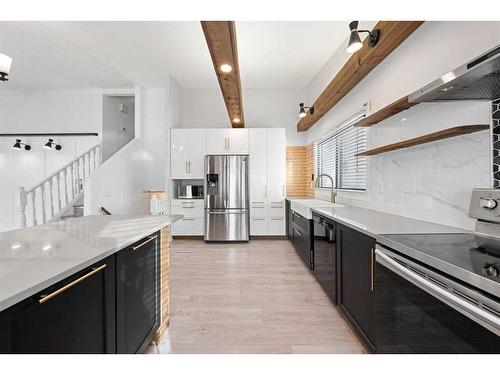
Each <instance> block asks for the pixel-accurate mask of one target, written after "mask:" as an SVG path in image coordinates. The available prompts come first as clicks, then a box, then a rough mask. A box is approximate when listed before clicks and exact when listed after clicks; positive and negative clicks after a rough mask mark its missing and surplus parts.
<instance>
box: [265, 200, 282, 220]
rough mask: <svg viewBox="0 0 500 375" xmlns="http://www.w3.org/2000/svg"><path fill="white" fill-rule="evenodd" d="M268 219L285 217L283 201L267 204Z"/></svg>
mask: <svg viewBox="0 0 500 375" xmlns="http://www.w3.org/2000/svg"><path fill="white" fill-rule="evenodd" d="M267 216H269V217H274V218H277V217H278V218H281V217H285V201H284V200H280V201H271V202H269V208H268V215H267Z"/></svg>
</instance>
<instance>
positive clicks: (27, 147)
mask: <svg viewBox="0 0 500 375" xmlns="http://www.w3.org/2000/svg"><path fill="white" fill-rule="evenodd" d="M22 146H24V149H25V150H26V151H29V150H31V146H30V145H27V144H26V143H23V142H21V140H20V139H16V143H14V146H12V148H13V149H14V150H22V148H23V147H22Z"/></svg>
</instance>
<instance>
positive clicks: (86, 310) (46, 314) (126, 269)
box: [0, 232, 160, 354]
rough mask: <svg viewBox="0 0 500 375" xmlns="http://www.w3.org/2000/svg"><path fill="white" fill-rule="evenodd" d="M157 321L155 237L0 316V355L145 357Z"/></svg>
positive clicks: (157, 250)
mask: <svg viewBox="0 0 500 375" xmlns="http://www.w3.org/2000/svg"><path fill="white" fill-rule="evenodd" d="M159 322H160V233H159V232H157V233H155V234H153V235H151V236H148V237H146V238H144V239H142V240H141V241H138V242H137V243H135V244H134V245H132V246H130V247H127V248H125V249H123V250H120V251H119V252H118V253H116V254H114V255H112V256H110V257H108V258H106V259H104V260H102V261H100V262H97V263H95V264H93V265H92V266H90V267H88V268H86V269H84V270H82V271H80V272H78V273H76V274H74V275H72V276H70V277H68V278H66V279H65V280H63V281H61V282H59V283H57V284H55V285H53V286H51V287H49V288H47V289H45V290H43V291H42V292H40V293H37V294H35V295H33V296H31V297H29V298H27V299H25V300H24V301H22V302H19V303H17V304H16V305H14V306H12V307H10V308H8V309H6V310H4V311H2V312H0V353H6V354H16V353H23V354H66V353H74V354H80V353H81V354H102V353H141V352H144V351H146V349H147V347H148V345H149V343H150V342H151V340H152V338H153V335H154V334H155V333H156V331H157V329H158V327H159Z"/></svg>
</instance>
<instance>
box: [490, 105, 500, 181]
mask: <svg viewBox="0 0 500 375" xmlns="http://www.w3.org/2000/svg"><path fill="white" fill-rule="evenodd" d="M491 116H492V126H493V131H492V134H493V139H492V151H493V187H494V188H496V189H499V188H500V99H497V100H495V101H494V102H493V103H491Z"/></svg>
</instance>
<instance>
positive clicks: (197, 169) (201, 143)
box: [188, 129, 207, 179]
mask: <svg viewBox="0 0 500 375" xmlns="http://www.w3.org/2000/svg"><path fill="white" fill-rule="evenodd" d="M206 153H207V130H206V129H190V134H189V160H188V173H189V177H190V178H201V179H203V178H204V175H205V155H206Z"/></svg>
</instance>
